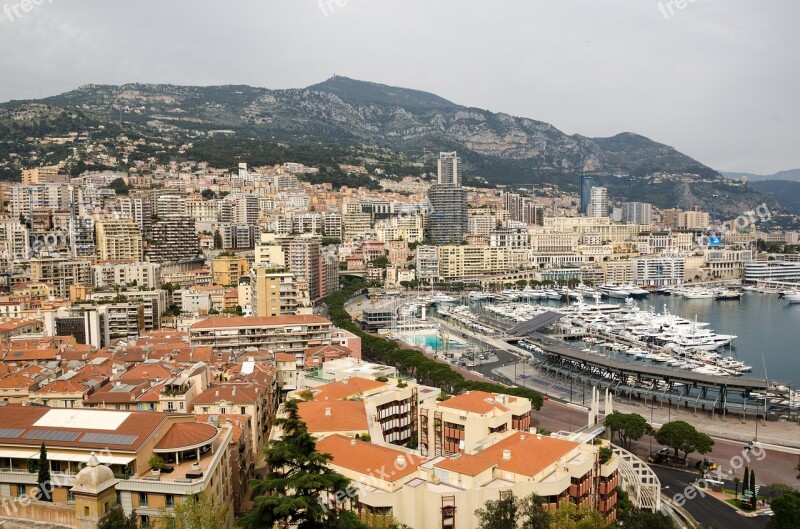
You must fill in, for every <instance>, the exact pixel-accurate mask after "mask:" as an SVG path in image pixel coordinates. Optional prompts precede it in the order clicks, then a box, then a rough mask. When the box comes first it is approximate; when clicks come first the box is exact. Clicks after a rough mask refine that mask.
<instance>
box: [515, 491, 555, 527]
mask: <svg viewBox="0 0 800 529" xmlns="http://www.w3.org/2000/svg"><path fill="white" fill-rule="evenodd" d="M518 511H519V518H520V520H521V521H522V523H521V525H520V528H521V529H549V527H550V514H549V513H548V512H547V509H545V507H544V498H542V497H541V496H539V495H538V494H531V495H529V496H525V497H524V498H520V500H519V506H518Z"/></svg>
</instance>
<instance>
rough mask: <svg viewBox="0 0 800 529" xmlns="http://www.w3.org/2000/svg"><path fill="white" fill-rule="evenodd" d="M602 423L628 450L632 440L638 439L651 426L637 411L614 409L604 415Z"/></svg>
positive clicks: (650, 428)
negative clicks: (624, 411) (620, 411)
mask: <svg viewBox="0 0 800 529" xmlns="http://www.w3.org/2000/svg"><path fill="white" fill-rule="evenodd" d="M603 424H604V425H605V427H606V428H608V429H609V430H611V433H612V435H613V434H614V433H615V432H616V434H617V437H618V438H619V441H620V445H621V446H622V447H623V448H626V449H628V450H630V449H631V444H632V443H633V441H638V440H639V439H641V438H642V437H644V435H645V434H646V433H648V432H650V431H652V427H651V426H650V425H649V424H648V423H647V421H646V420H645V418H644V417H642V416H641V415H639V414H638V413H619V412H616V411H615V412H613V413H611V414H610V415H608V416H607V417H606V420H605V421H604V423H603Z"/></svg>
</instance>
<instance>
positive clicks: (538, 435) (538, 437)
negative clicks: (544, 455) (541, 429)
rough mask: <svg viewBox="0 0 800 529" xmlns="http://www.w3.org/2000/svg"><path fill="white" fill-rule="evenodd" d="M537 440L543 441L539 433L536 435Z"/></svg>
mask: <svg viewBox="0 0 800 529" xmlns="http://www.w3.org/2000/svg"><path fill="white" fill-rule="evenodd" d="M536 438H537V439H539V440H540V441H541V439H542V434H540V433H537V434H536Z"/></svg>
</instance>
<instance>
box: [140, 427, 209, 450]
mask: <svg viewBox="0 0 800 529" xmlns="http://www.w3.org/2000/svg"><path fill="white" fill-rule="evenodd" d="M218 434H219V431H218V430H217V429H216V427H214V426H212V425H210V424H204V423H199V422H181V423H178V424H173V425H172V426H171V427H170V429H169V430H167V433H166V434H164V437H162V438H161V439H160V440H159V441H158V443H156V446H155V447H154V448H155V449H156V450H178V449H181V448H187V447H190V446H196V445H199V444H206V443H210V442H211V441H213V440H214V438H215V437H216V436H217V435H218Z"/></svg>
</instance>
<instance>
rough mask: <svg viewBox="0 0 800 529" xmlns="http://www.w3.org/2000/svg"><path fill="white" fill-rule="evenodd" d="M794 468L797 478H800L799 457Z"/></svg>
mask: <svg viewBox="0 0 800 529" xmlns="http://www.w3.org/2000/svg"><path fill="white" fill-rule="evenodd" d="M794 469H795V470H796V471H797V479H800V458H798V459H797V466H796V467H794Z"/></svg>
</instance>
